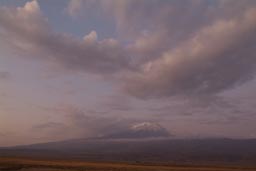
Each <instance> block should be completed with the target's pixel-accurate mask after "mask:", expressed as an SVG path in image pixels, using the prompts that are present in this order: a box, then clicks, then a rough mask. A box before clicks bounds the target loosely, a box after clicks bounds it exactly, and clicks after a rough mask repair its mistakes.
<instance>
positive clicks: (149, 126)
mask: <svg viewBox="0 0 256 171" xmlns="http://www.w3.org/2000/svg"><path fill="white" fill-rule="evenodd" d="M131 129H132V130H134V131H140V130H150V131H158V130H162V129H163V127H162V126H161V125H159V124H158V123H152V122H142V123H138V124H134V125H132V126H131Z"/></svg>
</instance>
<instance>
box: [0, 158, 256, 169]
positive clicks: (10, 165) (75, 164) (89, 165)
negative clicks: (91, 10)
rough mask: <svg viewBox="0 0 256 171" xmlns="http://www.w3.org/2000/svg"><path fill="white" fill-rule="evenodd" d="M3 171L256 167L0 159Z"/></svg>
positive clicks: (0, 166) (0, 167)
mask: <svg viewBox="0 0 256 171" xmlns="http://www.w3.org/2000/svg"><path fill="white" fill-rule="evenodd" d="M0 170H1V171H256V167H239V166H236V167H231V166H193V165H149V164H131V163H118V162H116V163H115V162H110V163H107V162H85V161H75V160H45V159H44V160H42V159H41V160H40V159H29V158H5V157H1V158H0Z"/></svg>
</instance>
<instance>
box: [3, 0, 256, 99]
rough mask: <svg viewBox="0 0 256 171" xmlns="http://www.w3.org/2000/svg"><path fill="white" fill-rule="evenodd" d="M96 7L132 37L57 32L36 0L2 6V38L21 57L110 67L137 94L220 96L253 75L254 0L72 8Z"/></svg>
mask: <svg viewBox="0 0 256 171" xmlns="http://www.w3.org/2000/svg"><path fill="white" fill-rule="evenodd" d="M92 6H93V7H96V6H97V7H98V8H96V9H97V10H102V11H103V12H102V11H100V14H102V13H104V14H108V15H110V16H112V17H113V18H114V21H115V24H116V27H117V30H118V32H119V34H120V37H121V38H120V39H121V40H122V39H125V42H128V43H127V44H121V43H120V42H119V41H118V40H116V39H111V38H110V39H104V40H98V36H97V32H96V31H94V30H92V31H91V32H90V33H89V34H87V35H85V36H84V37H83V39H77V38H75V37H74V36H72V35H69V34H65V33H58V32H55V31H54V30H52V29H51V27H50V26H49V23H48V21H47V20H48V19H47V18H45V17H44V16H43V14H42V12H41V10H40V6H39V5H38V3H37V1H36V0H34V1H31V2H27V3H26V4H25V6H24V7H18V8H9V7H0V36H1V42H2V41H3V42H5V44H7V43H8V45H9V46H10V47H12V49H15V50H16V51H18V52H22V53H25V54H26V55H20V56H30V57H31V58H38V59H41V60H45V61H46V62H48V63H50V64H55V65H56V66H58V67H63V68H66V69H69V70H77V71H81V72H89V73H96V74H99V75H105V74H111V76H113V77H114V78H116V79H118V80H120V81H121V84H123V86H122V87H123V90H124V91H125V92H126V93H128V94H130V95H132V96H135V97H138V98H160V97H170V96H178V95H180V96H184V95H185V96H208V95H215V94H218V93H220V92H222V91H224V90H227V89H231V88H233V87H235V86H236V85H239V84H242V83H244V82H245V81H248V80H250V79H252V78H253V76H254V72H255V62H256V61H255V60H256V58H255V55H254V54H255V53H254V49H255V34H254V31H255V28H256V24H255V23H256V17H255V16H256V15H255V14H256V12H255V11H256V8H255V3H254V2H252V1H243V2H241V1H225V2H224V1H216V2H209V1H200V0H199V1H155V0H152V1H143V0H142V1H135V0H130V1H126V0H120V1H112V0H107V1H91V0H88V1H85V2H82V1H79V0H77V1H70V2H69V4H68V7H67V10H68V11H69V13H70V14H71V15H76V14H75V13H77V12H79V11H85V12H86V10H83V8H86V9H87V8H88V7H92ZM131 10H132V11H133V12H132V13H131V12H130V11H131ZM101 12H102V13H101ZM102 17H105V16H102ZM104 19H106V17H105V18H104ZM10 49H11V48H10Z"/></svg>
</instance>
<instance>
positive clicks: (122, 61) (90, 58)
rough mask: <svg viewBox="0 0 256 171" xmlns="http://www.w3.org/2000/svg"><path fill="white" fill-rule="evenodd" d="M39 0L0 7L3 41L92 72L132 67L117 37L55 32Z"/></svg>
mask: <svg viewBox="0 0 256 171" xmlns="http://www.w3.org/2000/svg"><path fill="white" fill-rule="evenodd" d="M47 20H48V19H47V18H45V17H44V16H43V14H42V13H41V11H40V7H39V5H38V3H37V1H36V0H34V1H31V2H27V3H26V4H25V6H24V7H18V8H9V7H0V23H1V24H0V36H1V41H3V42H5V43H8V44H9V46H11V47H12V48H10V49H12V50H16V51H18V52H20V53H21V52H22V53H26V55H23V56H30V57H33V58H36V57H37V58H40V59H42V60H45V61H47V62H48V63H51V64H55V65H56V66H59V67H64V68H67V69H70V70H82V71H86V72H91V73H101V74H104V73H106V74H107V73H115V72H117V71H119V70H123V69H127V68H129V63H130V62H129V59H128V57H127V56H126V52H125V51H126V50H125V49H124V48H123V47H122V46H121V45H120V44H119V42H118V41H117V40H114V39H104V40H101V41H96V37H97V33H96V32H95V31H92V32H91V33H90V34H88V35H86V36H85V38H84V39H85V40H79V39H76V38H74V37H73V36H72V35H68V34H65V33H57V32H54V31H53V30H52V29H51V28H50V26H49V23H48V21H47Z"/></svg>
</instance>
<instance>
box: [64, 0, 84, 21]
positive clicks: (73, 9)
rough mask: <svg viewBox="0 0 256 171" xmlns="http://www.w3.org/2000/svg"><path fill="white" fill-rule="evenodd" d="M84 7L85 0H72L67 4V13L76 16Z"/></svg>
mask: <svg viewBox="0 0 256 171" xmlns="http://www.w3.org/2000/svg"><path fill="white" fill-rule="evenodd" d="M82 7H83V1H82V0H70V1H69V3H68V6H67V13H68V14H69V15H70V16H72V17H75V16H77V15H78V14H79V13H80V12H81V10H82Z"/></svg>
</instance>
